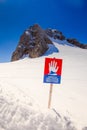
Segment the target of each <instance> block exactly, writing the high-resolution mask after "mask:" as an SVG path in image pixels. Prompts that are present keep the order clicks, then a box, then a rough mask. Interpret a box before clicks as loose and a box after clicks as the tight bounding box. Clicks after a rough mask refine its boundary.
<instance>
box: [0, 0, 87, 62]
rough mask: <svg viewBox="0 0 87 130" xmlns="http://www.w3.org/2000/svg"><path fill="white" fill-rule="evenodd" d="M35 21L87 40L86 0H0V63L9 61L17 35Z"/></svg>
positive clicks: (81, 40) (16, 41)
mask: <svg viewBox="0 0 87 130" xmlns="http://www.w3.org/2000/svg"><path fill="white" fill-rule="evenodd" d="M35 23H38V24H40V26H41V27H42V28H44V29H46V28H56V29H58V30H60V31H62V32H63V34H64V35H65V36H66V37H71V38H76V39H77V40H79V41H80V42H81V43H87V0H0V62H8V61H10V58H11V55H12V52H13V51H14V50H15V48H16V46H17V44H18V41H19V39H20V35H21V34H22V33H23V32H24V30H25V29H27V28H28V27H29V26H31V25H33V24H35Z"/></svg>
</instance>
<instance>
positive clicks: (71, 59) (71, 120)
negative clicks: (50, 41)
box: [0, 41, 87, 130]
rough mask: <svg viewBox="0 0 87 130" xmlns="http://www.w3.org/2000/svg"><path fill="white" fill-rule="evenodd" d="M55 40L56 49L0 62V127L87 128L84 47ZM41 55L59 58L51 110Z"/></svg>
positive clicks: (86, 52) (10, 129)
mask: <svg viewBox="0 0 87 130" xmlns="http://www.w3.org/2000/svg"><path fill="white" fill-rule="evenodd" d="M57 42H59V41H56V42H55V41H54V45H55V47H56V48H58V49H57V50H58V51H59V52H56V51H55V52H54V53H49V51H48V52H47V53H46V55H44V56H42V57H39V58H35V59H30V58H24V59H22V60H19V61H16V62H9V63H0V130H87V100H86V98H87V50H84V49H80V48H78V47H71V46H68V45H67V43H66V44H64V45H62V44H61V43H60V44H58V43H57ZM51 51H52V46H51ZM52 52H53V51H52ZM48 53H49V55H48ZM45 57H50V58H53V57H55V58H60V59H63V69H62V83H61V84H55V85H53V93H52V103H51V109H48V97H49V88H50V84H46V83H43V75H44V62H45Z"/></svg>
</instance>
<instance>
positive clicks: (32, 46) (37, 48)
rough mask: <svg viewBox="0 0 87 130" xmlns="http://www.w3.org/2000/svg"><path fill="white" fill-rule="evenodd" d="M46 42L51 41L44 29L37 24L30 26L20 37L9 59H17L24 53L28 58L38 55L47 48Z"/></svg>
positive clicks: (49, 42) (50, 42)
mask: <svg viewBox="0 0 87 130" xmlns="http://www.w3.org/2000/svg"><path fill="white" fill-rule="evenodd" d="M48 44H52V41H51V40H50V39H49V38H48V36H47V34H46V33H45V31H44V30H43V29H42V28H41V27H40V26H39V25H38V24H35V25H33V26H30V27H29V28H28V29H26V30H25V31H24V33H23V34H22V36H21V37H20V40H19V43H18V46H17V47H16V50H15V51H14V52H13V54H12V58H11V61H15V60H19V59H21V58H22V57H24V56H25V55H28V56H29V57H30V58H35V57H39V56H41V55H43V54H44V53H45V52H46V51H47V50H48V48H49V47H48Z"/></svg>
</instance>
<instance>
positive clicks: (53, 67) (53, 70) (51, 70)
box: [49, 61, 59, 75]
mask: <svg viewBox="0 0 87 130" xmlns="http://www.w3.org/2000/svg"><path fill="white" fill-rule="evenodd" d="M58 68H59V67H58V65H57V62H56V61H51V62H50V63H49V73H50V74H53V75H54V74H57V71H58Z"/></svg>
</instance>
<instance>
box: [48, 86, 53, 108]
mask: <svg viewBox="0 0 87 130" xmlns="http://www.w3.org/2000/svg"><path fill="white" fill-rule="evenodd" d="M52 90H53V84H50V91H49V101H48V108H49V109H50V107H51V100H52Z"/></svg>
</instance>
